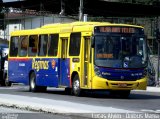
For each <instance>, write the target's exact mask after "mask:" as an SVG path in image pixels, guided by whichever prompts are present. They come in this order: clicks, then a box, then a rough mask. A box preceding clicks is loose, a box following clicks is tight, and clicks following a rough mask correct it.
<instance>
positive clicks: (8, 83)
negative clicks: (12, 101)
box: [4, 73, 12, 87]
mask: <svg viewBox="0 0 160 119" xmlns="http://www.w3.org/2000/svg"><path fill="white" fill-rule="evenodd" d="M4 82H5V86H8V87H10V86H11V85H12V83H11V82H10V81H8V77H7V73H5V74H4Z"/></svg>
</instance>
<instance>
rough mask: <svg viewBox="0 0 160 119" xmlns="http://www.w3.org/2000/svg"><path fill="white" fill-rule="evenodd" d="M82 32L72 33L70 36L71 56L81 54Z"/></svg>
mask: <svg viewBox="0 0 160 119" xmlns="http://www.w3.org/2000/svg"><path fill="white" fill-rule="evenodd" d="M80 44H81V33H72V34H71V36H70V44H69V56H79V53H80Z"/></svg>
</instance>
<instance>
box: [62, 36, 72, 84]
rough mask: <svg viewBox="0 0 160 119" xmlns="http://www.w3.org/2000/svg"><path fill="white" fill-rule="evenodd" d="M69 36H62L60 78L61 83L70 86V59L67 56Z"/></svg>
mask: <svg viewBox="0 0 160 119" xmlns="http://www.w3.org/2000/svg"><path fill="white" fill-rule="evenodd" d="M67 51H68V38H61V58H60V75H59V76H60V79H59V85H61V86H69V84H70V82H69V77H68V76H69V65H70V64H69V59H68V58H67Z"/></svg>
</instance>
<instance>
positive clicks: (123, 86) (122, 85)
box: [118, 83, 127, 88]
mask: <svg viewBox="0 0 160 119" xmlns="http://www.w3.org/2000/svg"><path fill="white" fill-rule="evenodd" d="M118 87H120V88H125V87H127V84H126V83H119V84H118Z"/></svg>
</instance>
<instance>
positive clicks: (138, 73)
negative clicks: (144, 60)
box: [96, 66, 146, 81]
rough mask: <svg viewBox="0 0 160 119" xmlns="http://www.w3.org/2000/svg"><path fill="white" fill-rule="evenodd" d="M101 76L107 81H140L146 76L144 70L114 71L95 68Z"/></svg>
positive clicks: (112, 69)
mask: <svg viewBox="0 0 160 119" xmlns="http://www.w3.org/2000/svg"><path fill="white" fill-rule="evenodd" d="M96 68H98V71H99V72H100V74H101V76H102V77H103V78H105V79H108V80H115V81H118V80H126V81H133V80H137V79H141V78H143V77H144V76H146V72H145V71H144V69H126V68H125V69H114V68H104V67H97V66H96Z"/></svg>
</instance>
